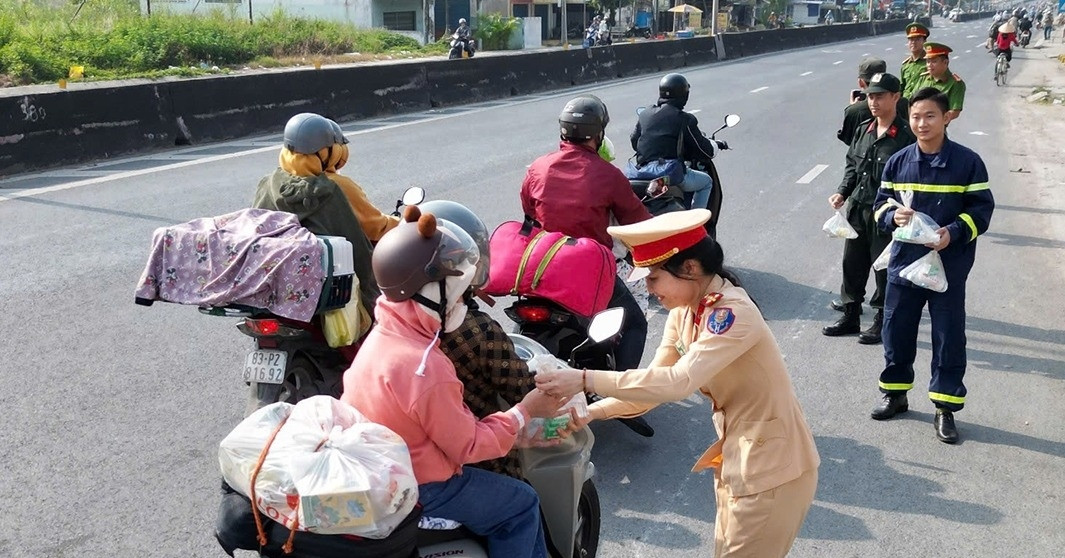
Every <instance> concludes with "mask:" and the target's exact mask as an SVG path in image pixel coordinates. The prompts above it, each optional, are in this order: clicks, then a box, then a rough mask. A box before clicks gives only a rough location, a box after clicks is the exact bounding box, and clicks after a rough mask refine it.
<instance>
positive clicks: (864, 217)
mask: <svg viewBox="0 0 1065 558" xmlns="http://www.w3.org/2000/svg"><path fill="white" fill-rule="evenodd" d="M901 88H902V84H901V83H899V78H897V77H895V76H893V75H891V74H876V75H874V76H872V77H871V78H870V80H869V85H868V87H866V88H865V94H866V96H867V97H868V101H869V109H870V111H871V112H872V115H873V117H872V118H870V119H868V120H866V121H864V122H862V123H861V124H860V125H859V126H858V127H857V129H856V130H855V135H854V140H853V142H852V143H851V146H850V149H849V150H848V151H847V169H846V172H845V173H844V176H843V181H842V182H841V183H840V185H839V188H838V189H837V190H836V193H835V194H832V196H831V197H829V198H828V203H829V205H831V206H832V208H833V209H839V208H841V207H843V204H844V202H846V201H848V200H849V201H850V204H849V205H848V207H847V221H848V222H850V224H851V226H852V227H854V230H855V231H857V232H858V238H854V239H848V240H846V242H845V244H844V245H843V284H842V285H841V286H840V300H841V301H842V303H843V304H842V305H843V317H841V318H840V319H839V320H838V321H836V323H834V324H832V325H829V326H825V327H824V328H823V329H822V330H821V332H822V333H824V334H825V335H828V336H830V337H836V336H840V335H853V334H855V333H858V332H859V330H860V329H861V319H860V318H859V315H860V313H861V307H862V301H863V300H864V299H865V285H866V283H867V282H868V281H869V268H871V267H872V265H873V262H874V261H875V260H876V258H877V257H879V256H880V254H881V252H883V251H884V248H886V247H887V245H888V242H890V238H889V237H888V236H887V234H886V233H885V232H884V231H882V230H880V228H879V227H878V226H877V223H876V218H875V217H874V216H873V202H874V201H875V200H876V194H877V191H878V190H879V189H880V177H881V173H882V172H883V171H884V165H885V164H886V163H887V160H888V159H890V158H891V156H892V155H894V154H895V153H896V152H898V151H899V150H901V149H903V148H904V147H906V146H907V145H910V144H912V143H913V142H915V141H917V138H916V137H914V135H913V132H911V131H910V127H909V125H908V124H907V122H906V114H905V113H901V114H900V113H899V112H898V110H897V108H896V103H897V102H898V100H899V97H900V96H901V95H900V90H901ZM875 278H876V292H875V293H873V296H872V297H870V299H869V305H870V306H872V307H873V308H874V309H875V310H876V314H875V315H874V317H873V323H872V325H870V326H869V328H868V329H866V330H865V331H862V332H861V334H860V335H859V336H858V342H859V343H862V344H865V345H874V344H877V343H880V331H881V327H882V325H883V321H884V290H885V288H886V286H887V271H886V270H881V271H877V272H875Z"/></svg>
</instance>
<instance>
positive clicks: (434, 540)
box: [418, 517, 480, 548]
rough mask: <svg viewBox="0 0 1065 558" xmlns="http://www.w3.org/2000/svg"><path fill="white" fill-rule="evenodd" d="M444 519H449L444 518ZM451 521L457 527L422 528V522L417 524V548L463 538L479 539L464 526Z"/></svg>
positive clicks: (432, 519)
mask: <svg viewBox="0 0 1065 558" xmlns="http://www.w3.org/2000/svg"><path fill="white" fill-rule="evenodd" d="M422 519H423V521H424V520H425V519H427V518H424V517H423V518H422ZM428 519H429V520H430V521H437V520H436V519H435V518H428ZM444 521H451V520H447V519H445V520H444ZM451 523H454V524H455V525H458V527H456V528H450V529H439V528H437V529H433V528H424V527H423V526H422V525H424V523H423V524H421V525H419V526H418V548H426V547H429V546H433V545H437V544H444V543H449V542H452V541H459V540H463V539H479V538H480V537H478V536H477V535H475V534H474V533H473V532H472V531H470V530H469V529H467V528H466V527H465V526H463V525H459V524H458V523H457V522H454V521H451Z"/></svg>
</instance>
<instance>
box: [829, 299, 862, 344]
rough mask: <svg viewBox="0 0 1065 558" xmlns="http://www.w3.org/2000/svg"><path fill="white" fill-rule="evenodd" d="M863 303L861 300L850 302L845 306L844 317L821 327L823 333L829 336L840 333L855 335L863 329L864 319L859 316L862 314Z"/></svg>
mask: <svg viewBox="0 0 1065 558" xmlns="http://www.w3.org/2000/svg"><path fill="white" fill-rule="evenodd" d="M861 310H862V303H860V302H848V303H847V304H846V306H845V307H844V308H843V317H842V318H840V319H839V320H836V323H834V324H832V325H830V326H825V327H823V328H821V333H823V334H825V335H827V336H829V337H839V336H840V335H854V334H855V333H858V332H859V331H861V329H862V321H861V318H859V317H858V316H860V315H861Z"/></svg>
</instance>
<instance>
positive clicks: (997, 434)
mask: <svg viewBox="0 0 1065 558" xmlns="http://www.w3.org/2000/svg"><path fill="white" fill-rule="evenodd" d="M958 416H959V417H962V415H961V414H959V415H958ZM900 420H916V421H921V422H926V423H928V424H931V423H932V413H922V412H920V411H913V410H911V411H910V412H908V413H905V414H903V415H900ZM929 428H931V427H929ZM958 431H959V432H960V433H961V441H960V442H958V445H964V444H965V443H966V442H981V443H984V444H993V445H996V446H1012V447H1015V448H1020V449H1025V450H1028V451H1034V452H1039V453H1043V454H1046V455H1050V456H1053V457H1065V443H1062V442H1057V441H1054V440H1044V439H1042V438H1036V437H1035V436H1028V435H1026V434H1018V433H1016V432H1010V431H1008V430H1001V429H999V428H992V427H990V426H984V425H982V424H974V423H969V422H964V417H962V418H961V419H959V421H958ZM818 447H820V446H818ZM823 467H824V466H823V465H822V468H823ZM974 523H975V522H974Z"/></svg>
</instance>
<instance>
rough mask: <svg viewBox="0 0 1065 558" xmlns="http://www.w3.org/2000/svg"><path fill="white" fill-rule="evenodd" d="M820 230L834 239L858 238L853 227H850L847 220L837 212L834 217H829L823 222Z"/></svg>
mask: <svg viewBox="0 0 1065 558" xmlns="http://www.w3.org/2000/svg"><path fill="white" fill-rule="evenodd" d="M821 230H823V231H825V232H826V233H828V236H831V237H834V238H846V239H852V238H858V231H856V230H854V227H852V226H851V224H850V222H848V221H847V218H846V217H844V216H843V214H842V213H840V212H838V211H837V212H836V214H835V215H833V216H832V217H830V218H829V219H828V221H825V224H824V226H823V227H821Z"/></svg>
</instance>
